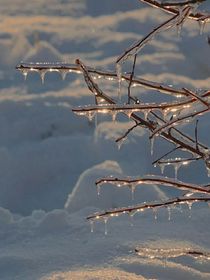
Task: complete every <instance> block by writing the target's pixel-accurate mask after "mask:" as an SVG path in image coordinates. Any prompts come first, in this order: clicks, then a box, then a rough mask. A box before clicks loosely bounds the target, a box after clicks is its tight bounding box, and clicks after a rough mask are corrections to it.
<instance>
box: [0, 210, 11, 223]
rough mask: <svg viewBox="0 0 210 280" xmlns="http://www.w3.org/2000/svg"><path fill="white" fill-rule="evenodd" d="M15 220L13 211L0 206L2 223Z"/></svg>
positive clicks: (0, 220)
mask: <svg viewBox="0 0 210 280" xmlns="http://www.w3.org/2000/svg"><path fill="white" fill-rule="evenodd" d="M12 222H13V215H12V213H11V212H10V211H9V210H7V209H5V208H2V207H0V224H1V225H2V224H10V223H12Z"/></svg>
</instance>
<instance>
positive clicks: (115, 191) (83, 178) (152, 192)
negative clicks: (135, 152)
mask: <svg viewBox="0 0 210 280" xmlns="http://www.w3.org/2000/svg"><path fill="white" fill-rule="evenodd" d="M111 175H113V176H117V177H119V175H120V177H122V176H123V172H122V169H121V168H120V166H119V164H118V163H117V162H115V161H108V160H107V161H105V162H103V163H101V164H98V165H95V166H93V167H92V168H89V169H87V170H86V171H84V172H83V173H82V174H81V175H80V177H79V179H78V181H77V183H76V185H75V187H74V189H73V191H72V193H71V194H70V195H69V197H68V199H67V202H66V204H65V208H66V209H67V210H68V211H69V212H74V211H78V210H80V209H81V208H84V207H88V206H92V207H96V208H100V209H107V208H115V207H120V206H126V205H129V204H131V202H133V201H131V193H130V191H129V190H128V188H121V189H119V188H117V187H114V186H112V185H104V186H102V187H101V191H100V193H101V195H100V196H98V194H97V190H96V186H95V181H96V180H97V179H99V178H102V177H105V176H111ZM166 198H167V196H166V195H165V194H164V193H163V192H162V191H161V190H160V189H159V188H158V187H157V186H146V187H141V191H140V192H139V191H138V190H136V195H135V202H143V201H145V200H148V199H150V200H156V199H162V200H163V199H166Z"/></svg>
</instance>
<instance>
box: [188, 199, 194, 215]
mask: <svg viewBox="0 0 210 280" xmlns="http://www.w3.org/2000/svg"><path fill="white" fill-rule="evenodd" d="M187 205H188V208H189V218H191V214H192V213H191V210H192V205H193V204H192V202H188V203H187Z"/></svg>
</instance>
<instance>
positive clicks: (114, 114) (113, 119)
mask: <svg viewBox="0 0 210 280" xmlns="http://www.w3.org/2000/svg"><path fill="white" fill-rule="evenodd" d="M116 116H117V112H115V111H112V121H113V122H115V121H116Z"/></svg>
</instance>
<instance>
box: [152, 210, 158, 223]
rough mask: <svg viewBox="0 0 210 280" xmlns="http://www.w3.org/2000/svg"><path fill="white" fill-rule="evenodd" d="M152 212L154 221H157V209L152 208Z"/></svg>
mask: <svg viewBox="0 0 210 280" xmlns="http://www.w3.org/2000/svg"><path fill="white" fill-rule="evenodd" d="M152 211H153V214H154V218H155V221H157V208H153V209H152Z"/></svg>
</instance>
